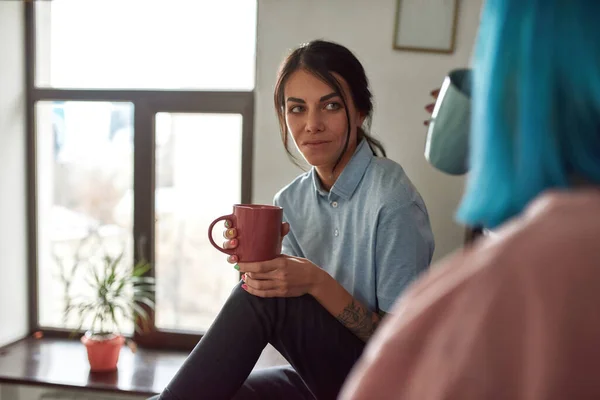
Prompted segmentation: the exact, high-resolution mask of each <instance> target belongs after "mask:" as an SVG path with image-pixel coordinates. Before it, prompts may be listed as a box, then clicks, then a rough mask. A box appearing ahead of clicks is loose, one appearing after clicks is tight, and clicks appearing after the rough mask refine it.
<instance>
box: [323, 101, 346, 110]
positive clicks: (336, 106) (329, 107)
mask: <svg viewBox="0 0 600 400" xmlns="http://www.w3.org/2000/svg"><path fill="white" fill-rule="evenodd" d="M340 108H342V106H341V105H340V103H329V104H327V105H326V106H325V109H326V110H329V111H337V110H339V109H340Z"/></svg>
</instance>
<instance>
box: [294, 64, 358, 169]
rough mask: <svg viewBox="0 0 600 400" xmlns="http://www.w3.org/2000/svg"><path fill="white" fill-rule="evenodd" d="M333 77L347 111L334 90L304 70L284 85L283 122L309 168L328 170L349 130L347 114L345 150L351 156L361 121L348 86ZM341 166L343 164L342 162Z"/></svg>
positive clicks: (336, 157) (334, 161)
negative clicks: (346, 144) (342, 96)
mask: <svg viewBox="0 0 600 400" xmlns="http://www.w3.org/2000/svg"><path fill="white" fill-rule="evenodd" d="M334 76H335V78H336V79H337V80H338V82H339V84H340V86H341V87H342V90H343V92H344V97H345V98H346V104H347V107H348V109H345V108H344V105H343V102H342V99H341V98H340V96H339V95H337V94H336V93H335V90H334V89H333V88H331V87H330V86H329V85H327V83H325V82H323V81H322V80H321V79H319V78H317V77H316V76H314V75H313V74H311V73H310V72H308V71H306V70H304V69H300V70H298V71H296V72H294V73H292V74H291V75H290V77H289V78H288V80H287V82H286V84H285V86H284V98H285V121H286V125H287V129H288V131H289V133H290V134H291V135H292V137H293V139H294V142H295V143H296V146H297V147H298V150H300V153H302V156H304V159H305V160H306V161H307V162H308V163H309V164H310V165H312V166H314V167H317V168H319V169H323V170H329V171H331V169H332V168H333V167H334V166H335V164H336V162H337V160H338V158H339V156H340V154H341V152H342V150H343V149H344V143H345V141H346V134H347V131H348V125H347V120H346V113H348V114H349V116H350V138H349V140H348V150H347V154H349V155H350V156H351V155H352V154H353V152H354V149H355V148H356V133H357V128H358V127H360V126H361V125H362V123H363V121H364V116H362V115H361V114H360V113H359V112H358V110H356V108H355V106H354V102H353V101H352V96H351V94H350V89H349V87H348V84H347V83H346V81H344V80H343V79H342V78H341V77H340V76H338V75H337V74H334ZM350 156H348V157H344V158H345V159H346V158H347V159H349V158H350ZM346 161H347V160H346ZM341 163H342V164H345V163H344V159H343V160H342V162H341ZM342 167H343V165H342Z"/></svg>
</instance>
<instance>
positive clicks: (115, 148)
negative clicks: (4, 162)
mask: <svg viewBox="0 0 600 400" xmlns="http://www.w3.org/2000/svg"><path fill="white" fill-rule="evenodd" d="M36 128H37V131H36V135H37V136H36V138H37V160H36V161H37V184H38V187H37V194H38V196H37V206H38V258H39V259H38V294H39V303H38V307H39V323H40V325H41V326H43V327H53V328H75V327H77V326H78V320H77V318H75V315H73V317H72V318H70V319H68V320H64V319H63V311H64V307H65V306H66V304H67V302H66V300H65V294H68V295H69V297H71V298H74V297H76V296H79V300H81V299H82V298H85V297H89V296H90V295H93V294H94V293H92V292H91V291H90V287H89V285H88V283H87V282H86V276H87V279H89V277H90V275H89V272H90V268H91V267H95V268H96V269H97V270H101V269H102V266H103V261H102V258H103V257H104V256H105V255H109V256H111V257H115V256H117V255H118V254H119V253H121V252H124V256H123V264H122V266H123V268H130V267H131V260H133V255H132V221H133V218H132V215H133V202H132V198H131V195H130V193H131V191H132V188H133V143H132V142H133V105H132V104H131V103H109V102H39V103H38V104H37V106H36ZM120 320H121V321H123V322H122V323H121V326H120V328H121V330H122V331H123V332H124V333H131V332H132V328H133V326H132V324H131V323H128V322H129V321H125V320H124V319H122V318H121V319H120ZM90 322H91V320H88V321H87V322H86V324H84V328H85V329H87V328H88V327H89V325H90Z"/></svg>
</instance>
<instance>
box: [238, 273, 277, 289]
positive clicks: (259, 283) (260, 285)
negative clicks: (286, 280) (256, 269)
mask: <svg viewBox="0 0 600 400" xmlns="http://www.w3.org/2000/svg"><path fill="white" fill-rule="evenodd" d="M243 280H244V283H245V284H246V285H248V286H249V287H251V288H252V289H254V290H274V289H277V288H279V286H280V285H281V282H277V281H274V280H272V279H264V280H263V279H253V278H250V276H248V274H244V276H243Z"/></svg>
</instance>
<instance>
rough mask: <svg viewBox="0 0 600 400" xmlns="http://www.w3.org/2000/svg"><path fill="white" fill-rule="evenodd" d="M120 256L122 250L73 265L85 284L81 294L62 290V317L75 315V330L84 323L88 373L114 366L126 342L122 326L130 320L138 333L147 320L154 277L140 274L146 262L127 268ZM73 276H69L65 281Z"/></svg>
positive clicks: (82, 340)
mask: <svg viewBox="0 0 600 400" xmlns="http://www.w3.org/2000/svg"><path fill="white" fill-rule="evenodd" d="M123 256H124V252H121V253H120V254H118V255H117V256H116V257H113V256H111V255H109V254H105V255H103V256H102V257H101V259H100V261H98V262H93V261H91V260H90V262H89V265H88V268H81V267H78V268H73V271H72V272H73V273H75V272H78V271H79V272H80V273H81V276H79V279H80V280H81V279H83V281H84V282H85V284H86V285H87V287H85V294H79V295H72V294H70V293H69V292H67V293H65V309H64V317H65V320H66V319H69V318H75V319H76V321H77V324H78V328H77V332H79V331H81V330H82V328H83V326H84V325H85V326H88V327H89V329H88V330H87V332H86V333H85V334H84V335H83V336H82V337H81V342H82V343H83V344H84V345H85V346H86V348H87V354H88V360H89V362H90V370H91V371H92V372H104V371H113V370H115V369H116V368H117V362H118V361H119V354H120V351H121V347H122V346H123V344H124V343H125V341H126V339H125V337H124V336H123V334H122V329H121V328H122V325H123V324H128V323H129V324H131V323H132V324H133V326H134V328H135V330H136V331H137V332H141V331H142V330H143V329H144V328H145V325H146V322H147V321H148V319H149V314H148V312H149V311H152V310H153V309H154V306H155V304H154V290H155V289H154V278H152V277H147V276H144V274H145V273H146V272H148V271H149V270H150V268H151V266H150V264H149V263H148V262H147V261H140V262H138V263H137V264H135V265H133V267H131V264H130V263H126V262H124V260H123ZM128 264H129V265H128ZM73 279H74V277H73V275H71V277H70V280H69V281H70V282H72V281H73ZM65 287H66V288H67V289H68V287H69V286H65Z"/></svg>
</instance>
